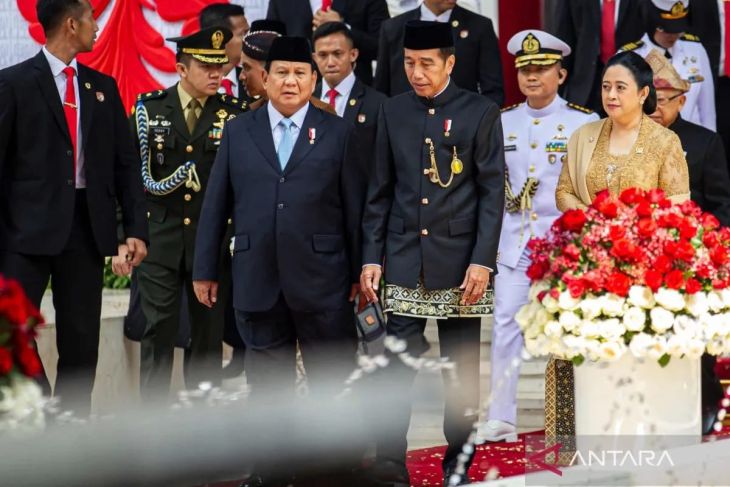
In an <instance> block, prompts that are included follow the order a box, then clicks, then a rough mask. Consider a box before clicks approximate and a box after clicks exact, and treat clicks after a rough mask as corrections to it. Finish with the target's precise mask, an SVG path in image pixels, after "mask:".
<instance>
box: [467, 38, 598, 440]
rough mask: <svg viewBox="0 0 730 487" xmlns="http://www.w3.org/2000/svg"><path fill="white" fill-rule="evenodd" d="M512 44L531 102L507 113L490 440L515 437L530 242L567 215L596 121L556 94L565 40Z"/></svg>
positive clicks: (561, 76)
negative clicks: (559, 192)
mask: <svg viewBox="0 0 730 487" xmlns="http://www.w3.org/2000/svg"><path fill="white" fill-rule="evenodd" d="M507 50H508V51H509V52H510V53H511V54H513V55H514V56H515V66H516V67H517V69H518V73H517V80H518V83H519V86H520V91H521V92H522V94H524V95H525V97H526V100H525V102H523V103H520V104H518V105H514V106H512V107H509V108H506V109H504V110H503V111H502V127H503V132H504V156H505V161H506V166H507V171H508V175H507V177H506V178H505V211H504V216H503V221H502V230H501V235H500V240H499V254H498V257H497V269H498V272H497V275H496V277H495V286H494V293H495V294H494V298H495V299H494V302H495V308H494V329H493V332H492V354H491V361H492V371H491V391H492V397H493V398H494V400H493V402H492V404H491V405H490V408H489V417H488V421H487V423H486V425H485V426H484V427H482V428H481V429H480V432H479V433H480V435H481V436H482V437H483V438H484V439H486V440H487V441H501V440H507V441H515V440H516V422H517V404H516V394H517V380H518V372H519V371H518V370H517V369H515V368H513V367H512V362H513V361H514V360H519V359H520V354H521V351H522V346H523V341H522V334H521V332H520V327H519V325H518V324H517V322H516V321H515V314H516V313H517V311H518V310H519V309H520V307H521V306H522V305H524V304H526V303H527V294H528V290H529V287H530V280H529V279H528V277H527V275H526V270H527V267H528V265H529V257H528V254H529V250H527V248H526V246H527V242H528V241H529V240H530V237H532V236H540V237H541V236H544V235H545V233H546V232H547V230H548V229H549V228H550V226H551V225H552V223H553V221H555V219H556V218H558V217H559V216H560V214H561V212H560V211H559V210H558V209H557V207H556V206H555V186H556V185H557V183H558V176H559V175H560V169H561V167H562V163H563V161H564V160H565V159H566V150H567V146H568V138H569V137H570V135H571V134H572V133H573V131H574V130H575V129H577V128H578V127H580V126H581V125H583V124H585V123H588V122H592V121H594V120H597V119H598V115H596V114H595V113H593V112H592V111H590V110H588V109H586V108H583V107H580V106H577V105H573V104H570V103H568V102H567V101H566V100H564V99H562V98H560V96H558V87H559V86H560V85H561V84H563V83H564V82H565V79H566V77H567V74H568V73H567V71H566V70H565V69H564V68H563V67H562V60H563V57H564V56H567V55H569V54H570V47H569V46H568V45H567V44H566V43H565V42H563V41H561V40H560V39H558V38H557V37H555V36H553V35H550V34H548V33H547V32H543V31H540V30H524V31H522V32H518V33H517V34H515V35H514V36H513V37H512V38H511V39H510V41H509V44H508V45H507ZM508 373H509V377H507V374H508ZM500 383H501V384H500Z"/></svg>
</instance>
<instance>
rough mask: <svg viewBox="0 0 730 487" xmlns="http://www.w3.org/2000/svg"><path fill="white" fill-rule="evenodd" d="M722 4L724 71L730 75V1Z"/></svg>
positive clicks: (726, 74)
mask: <svg viewBox="0 0 730 487" xmlns="http://www.w3.org/2000/svg"><path fill="white" fill-rule="evenodd" d="M722 6H723V7H725V25H724V26H723V27H724V29H725V66H724V69H723V73H724V74H725V76H730V2H728V1H727V0H726V1H724V2H722Z"/></svg>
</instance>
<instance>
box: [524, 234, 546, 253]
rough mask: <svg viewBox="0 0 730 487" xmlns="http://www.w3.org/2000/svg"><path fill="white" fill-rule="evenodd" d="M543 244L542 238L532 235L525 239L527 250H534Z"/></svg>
mask: <svg viewBox="0 0 730 487" xmlns="http://www.w3.org/2000/svg"><path fill="white" fill-rule="evenodd" d="M544 244H545V239H544V238H539V237H532V238H531V239H530V240H528V241H527V248H528V250H535V249H536V248H537V247H539V246H540V245H544Z"/></svg>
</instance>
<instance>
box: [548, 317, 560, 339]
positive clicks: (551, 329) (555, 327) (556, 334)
mask: <svg viewBox="0 0 730 487" xmlns="http://www.w3.org/2000/svg"><path fill="white" fill-rule="evenodd" d="M545 336H548V337H551V338H560V337H561V336H563V327H562V326H560V323H558V322H557V321H555V320H551V321H548V322H547V324H546V325H545Z"/></svg>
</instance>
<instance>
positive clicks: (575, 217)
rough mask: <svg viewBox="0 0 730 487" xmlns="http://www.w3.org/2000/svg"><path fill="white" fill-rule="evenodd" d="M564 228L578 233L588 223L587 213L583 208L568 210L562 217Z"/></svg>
mask: <svg viewBox="0 0 730 487" xmlns="http://www.w3.org/2000/svg"><path fill="white" fill-rule="evenodd" d="M560 220H561V225H562V227H563V230H566V231H569V232H575V233H578V232H580V231H581V230H582V229H583V225H585V224H586V220H587V218H586V214H585V213H584V212H583V210H568V211H566V212H565V213H563V216H561V217H560Z"/></svg>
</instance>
